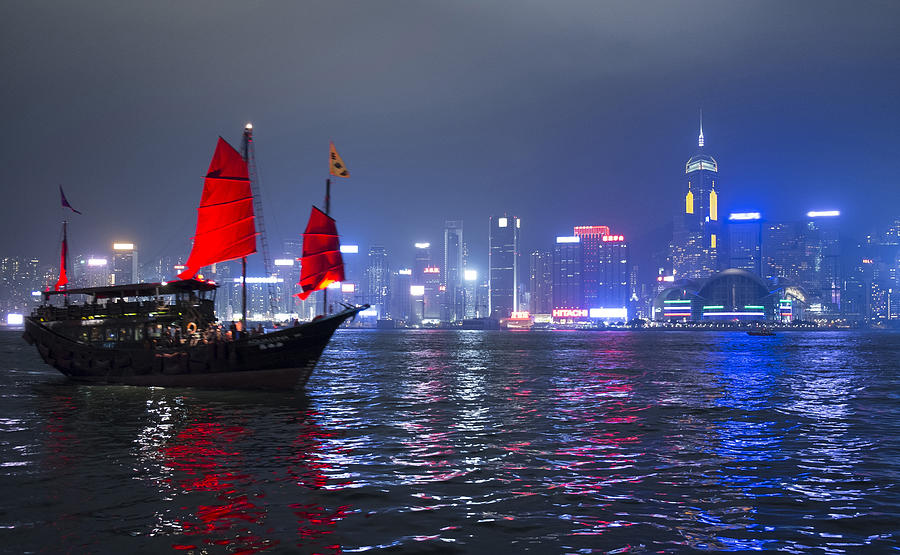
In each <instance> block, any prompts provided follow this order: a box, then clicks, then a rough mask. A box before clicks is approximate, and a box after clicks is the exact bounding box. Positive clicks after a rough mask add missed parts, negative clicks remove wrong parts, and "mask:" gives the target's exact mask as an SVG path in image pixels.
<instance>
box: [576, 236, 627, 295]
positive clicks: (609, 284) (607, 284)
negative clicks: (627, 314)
mask: <svg viewBox="0 0 900 555" xmlns="http://www.w3.org/2000/svg"><path fill="white" fill-rule="evenodd" d="M597 278H598V282H597V297H596V299H594V300H593V301H592V303H593V304H585V307H584V308H589V309H590V308H624V307H626V306H627V305H628V297H629V294H630V292H631V287H630V280H631V268H630V263H629V255H628V243H627V242H626V241H625V236H624V235H603V236H602V237H601V238H600V245H599V246H598V248H597ZM585 303H588V299H587V296H585Z"/></svg>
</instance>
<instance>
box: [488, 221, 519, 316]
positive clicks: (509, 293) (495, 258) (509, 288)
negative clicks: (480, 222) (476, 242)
mask: <svg viewBox="0 0 900 555" xmlns="http://www.w3.org/2000/svg"><path fill="white" fill-rule="evenodd" d="M521 226H522V220H520V219H519V218H517V217H515V216H508V215H505V214H504V215H503V216H500V217H497V216H491V219H490V234H489V235H488V240H489V252H488V266H489V268H490V271H489V272H488V290H489V294H488V312H489V313H490V316H491V317H492V318H508V317H509V315H510V314H511V313H512V312H514V311H518V310H519V298H518V294H517V293H518V291H517V288H518V284H519V229H520V228H521Z"/></svg>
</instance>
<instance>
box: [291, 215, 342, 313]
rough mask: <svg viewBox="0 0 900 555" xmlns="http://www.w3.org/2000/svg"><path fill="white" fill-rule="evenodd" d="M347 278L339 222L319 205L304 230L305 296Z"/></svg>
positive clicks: (302, 282) (302, 276)
mask: <svg viewBox="0 0 900 555" xmlns="http://www.w3.org/2000/svg"><path fill="white" fill-rule="evenodd" d="M339 281H344V260H343V258H341V246H340V241H339V240H338V234H337V226H336V225H335V224H334V219H332V218H330V217H329V216H328V215H327V214H325V212H322V211H321V210H319V209H318V208H316V207H315V206H313V208H312V212H310V214H309V223H308V224H307V225H306V231H304V232H303V257H302V258H300V283H299V285H300V287H301V288H302V289H303V292H302V293H297V296H298V297H300V298H301V299H305V298H306V297H309V294H310V293H312V292H313V291H318V290H319V289H325V288H326V287H328V286H329V285H330V284H332V283H334V282H339Z"/></svg>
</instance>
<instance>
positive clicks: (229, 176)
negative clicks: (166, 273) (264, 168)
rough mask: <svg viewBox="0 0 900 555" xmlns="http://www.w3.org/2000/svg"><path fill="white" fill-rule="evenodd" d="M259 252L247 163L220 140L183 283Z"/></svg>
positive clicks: (201, 199)
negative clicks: (213, 267) (205, 268)
mask: <svg viewBox="0 0 900 555" xmlns="http://www.w3.org/2000/svg"><path fill="white" fill-rule="evenodd" d="M254 252H256V221H255V219H254V217H253V193H252V192H251V190H250V177H249V175H248V173H247V162H246V161H244V159H243V158H241V155H240V154H239V153H238V151H236V150H235V149H234V147H232V146H231V145H230V144H228V143H227V142H225V140H224V139H223V138H222V137H219V143H218V144H217V145H216V153H215V154H213V158H212V162H211V163H210V164H209V173H207V174H206V179H205V180H204V181H203V195H202V196H201V197H200V207H199V208H198V209H197V233H196V234H195V235H194V248H193V249H191V255H190V256H189V257H188V261H187V263H186V264H185V270H184V271H183V272H181V273H180V274H178V277H179V278H181V279H190V278H192V277H194V276H196V275H197V272H199V271H200V268H202V267H203V266H209V265H210V264H215V263H217V262H224V261H226V260H234V259H235V258H241V257H242V256H247V255H248V254H253V253H254Z"/></svg>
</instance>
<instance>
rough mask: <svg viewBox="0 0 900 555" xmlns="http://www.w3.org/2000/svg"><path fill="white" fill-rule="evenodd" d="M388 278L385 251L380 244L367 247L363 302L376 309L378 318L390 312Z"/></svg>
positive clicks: (389, 280)
mask: <svg viewBox="0 0 900 555" xmlns="http://www.w3.org/2000/svg"><path fill="white" fill-rule="evenodd" d="M390 278H391V274H390V270H389V268H388V256H387V251H386V250H385V248H384V247H383V246H381V245H372V246H371V247H369V263H368V265H367V266H366V295H365V302H367V303H369V304H370V305H372V307H373V308H375V310H376V311H378V317H379V318H385V317H387V316H388V315H389V314H390V309H389V306H388V291H389V288H390V282H391V279H390Z"/></svg>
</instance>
